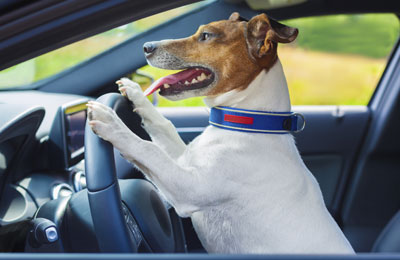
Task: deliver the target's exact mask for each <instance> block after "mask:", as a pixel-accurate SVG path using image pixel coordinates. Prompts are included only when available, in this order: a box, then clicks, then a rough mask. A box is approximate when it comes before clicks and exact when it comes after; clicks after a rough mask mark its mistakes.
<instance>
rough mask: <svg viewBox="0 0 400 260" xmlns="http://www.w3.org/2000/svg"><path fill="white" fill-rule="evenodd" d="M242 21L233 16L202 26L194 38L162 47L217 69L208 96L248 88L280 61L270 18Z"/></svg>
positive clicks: (260, 17) (186, 58)
mask: <svg viewBox="0 0 400 260" xmlns="http://www.w3.org/2000/svg"><path fill="white" fill-rule="evenodd" d="M239 18H240V16H239V14H238V13H233V14H232V15H231V17H230V19H229V20H223V21H217V22H212V23H210V24H207V25H202V26H200V27H199V29H198V30H197V32H196V33H195V34H194V35H192V36H190V37H188V38H184V39H179V40H173V41H170V42H168V43H166V44H163V46H162V48H163V49H164V50H165V51H167V52H169V53H171V54H173V55H175V56H176V57H178V58H179V59H181V60H183V61H184V62H187V63H198V64H204V66H206V67H210V68H212V69H213V70H214V72H215V73H216V77H217V79H218V82H217V84H216V85H215V86H214V87H213V88H212V89H210V91H209V92H208V93H207V96H215V95H219V94H222V93H225V92H228V91H230V90H233V89H238V90H243V89H245V88H246V87H247V86H248V85H249V84H250V82H251V81H253V79H254V78H255V77H256V76H257V75H258V74H259V73H260V71H261V70H263V69H267V70H268V69H269V68H271V67H272V66H273V65H274V63H275V62H276V60H277V52H276V51H277V43H276V42H274V41H271V40H270V39H267V37H268V35H269V34H268V31H269V30H271V29H272V27H271V25H270V23H269V21H268V18H267V16H266V15H265V14H263V15H259V16H256V17H253V18H252V19H251V20H250V21H249V22H245V21H242V20H241V19H239ZM204 32H206V33H209V35H210V36H209V38H208V39H207V40H204V39H203V40H202V34H203V33H204ZM271 35H273V34H271Z"/></svg>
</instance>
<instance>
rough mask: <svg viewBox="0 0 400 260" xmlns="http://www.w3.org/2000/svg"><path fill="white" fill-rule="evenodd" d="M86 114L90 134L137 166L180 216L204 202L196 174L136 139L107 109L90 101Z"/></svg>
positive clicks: (159, 150) (152, 145)
mask: <svg viewBox="0 0 400 260" xmlns="http://www.w3.org/2000/svg"><path fill="white" fill-rule="evenodd" d="M88 111H89V125H90V126H91V128H92V130H93V131H94V132H95V133H96V134H97V135H99V136H100V137H101V138H102V139H104V140H106V141H109V142H111V143H112V144H113V145H114V147H115V148H117V149H118V150H119V151H120V153H121V154H122V155H123V156H124V157H125V158H126V159H127V160H129V161H131V162H132V163H135V164H136V165H138V166H139V167H140V168H141V169H142V170H143V172H144V173H145V175H146V176H147V177H148V178H149V179H150V180H151V181H152V182H154V184H155V185H156V186H157V187H158V188H159V189H160V190H161V191H162V193H163V194H164V196H165V197H166V198H167V200H168V201H169V202H170V203H171V204H172V205H173V206H174V207H175V209H176V210H177V212H178V214H179V215H180V216H185V217H187V216H190V215H191V214H192V213H193V212H195V211H197V210H199V205H201V204H202V203H204V202H205V201H207V199H206V196H205V195H202V194H201V193H203V192H202V190H201V189H199V188H198V187H200V186H201V185H198V184H199V183H202V181H199V178H200V175H199V172H198V171H194V170H193V169H189V168H187V167H186V168H185V167H182V166H180V165H179V164H178V163H177V162H176V160H173V159H172V158H170V157H169V156H168V155H167V154H166V152H165V151H163V150H161V149H160V148H159V147H158V146H157V144H155V143H153V142H149V141H145V140H142V139H141V138H139V137H138V136H136V135H135V134H134V133H133V132H132V131H130V130H129V128H128V127H127V126H126V125H125V124H124V123H123V122H122V120H121V119H120V118H119V117H118V116H117V114H116V113H115V112H114V111H113V110H112V109H111V108H109V107H107V106H105V105H103V104H101V103H98V102H93V101H91V102H89V103H88ZM206 194H207V193H206Z"/></svg>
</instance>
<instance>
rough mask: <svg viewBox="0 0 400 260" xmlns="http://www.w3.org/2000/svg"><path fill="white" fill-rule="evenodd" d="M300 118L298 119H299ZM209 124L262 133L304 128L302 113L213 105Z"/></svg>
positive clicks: (280, 132)
mask: <svg viewBox="0 0 400 260" xmlns="http://www.w3.org/2000/svg"><path fill="white" fill-rule="evenodd" d="M299 118H300V120H299ZM209 122H210V124H211V125H213V126H216V127H219V128H223V129H227V130H231V131H240V132H250V133H264V134H288V133H292V132H300V131H302V130H303V129H304V125H305V121H304V117H303V115H302V114H299V113H294V112H266V111H257V110H247V109H239V108H233V107H222V106H219V107H213V108H211V113H210V121H209Z"/></svg>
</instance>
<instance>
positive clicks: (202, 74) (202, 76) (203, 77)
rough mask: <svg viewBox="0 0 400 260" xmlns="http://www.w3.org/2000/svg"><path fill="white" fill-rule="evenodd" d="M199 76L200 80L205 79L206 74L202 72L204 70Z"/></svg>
mask: <svg viewBox="0 0 400 260" xmlns="http://www.w3.org/2000/svg"><path fill="white" fill-rule="evenodd" d="M200 77H201V80H205V79H206V78H207V76H206V74H204V72H203V73H201V75H200Z"/></svg>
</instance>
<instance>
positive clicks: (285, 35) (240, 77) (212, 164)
mask: <svg viewBox="0 0 400 260" xmlns="http://www.w3.org/2000/svg"><path fill="white" fill-rule="evenodd" d="M297 34H298V30H297V29H296V28H292V27H288V26H285V25H283V24H281V23H279V22H277V21H275V20H273V19H271V18H269V17H268V16H267V15H266V14H260V15H257V16H255V17H253V18H252V19H250V20H249V21H247V20H245V19H243V18H242V17H241V16H240V15H239V14H238V13H233V14H232V15H231V16H230V17H229V19H228V20H222V21H217V22H212V23H210V24H207V25H202V26H200V27H199V29H198V30H197V32H196V33H195V34H194V35H192V36H190V37H188V38H183V39H177V40H163V41H159V42H150V43H145V44H144V52H145V56H146V59H147V61H148V63H149V64H150V65H152V66H154V67H158V68H162V69H173V70H183V71H181V72H178V73H176V74H173V75H170V76H167V77H164V78H162V79H160V80H158V81H156V82H155V83H154V84H153V85H152V86H151V87H150V88H149V89H147V90H146V92H145V94H151V93H153V92H154V91H157V90H159V91H160V92H159V93H160V94H161V95H163V96H164V97H166V98H168V99H170V100H179V99H184V98H189V97H195V96H205V103H206V104H207V105H208V106H209V107H211V108H212V109H211V113H212V114H215V113H216V115H220V114H221V111H222V113H228V114H225V115H224V117H223V118H224V119H229V120H230V121H231V125H230V126H224V125H219V124H218V123H217V122H216V121H212V120H211V119H210V121H211V125H210V126H208V127H207V128H206V129H205V130H204V132H203V133H202V134H201V135H200V136H198V137H197V138H195V139H194V140H193V142H191V143H190V144H189V145H186V144H185V143H184V142H183V141H182V140H181V138H180V137H179V135H178V133H177V131H176V129H175V128H174V126H173V124H172V123H171V122H170V121H169V120H167V119H166V118H164V117H163V116H162V115H161V114H160V113H159V112H158V111H157V110H156V109H155V108H154V107H153V105H152V104H151V103H150V102H149V100H148V99H147V98H146V97H145V95H144V93H143V92H142V90H141V88H140V86H139V85H138V84H136V83H134V82H132V81H130V80H129V79H126V78H123V79H121V80H120V81H117V84H118V85H119V86H120V88H119V90H120V92H121V93H122V94H123V95H125V96H126V97H127V98H128V99H130V100H131V101H132V102H133V103H134V104H135V112H136V113H138V114H139V115H140V116H141V117H142V124H143V127H144V128H145V130H146V131H147V132H148V133H149V135H150V136H151V139H152V142H149V141H144V140H142V139H140V138H139V137H137V136H136V135H135V134H134V133H132V132H131V131H130V130H129V129H128V128H127V127H126V126H125V125H124V123H123V122H122V121H121V120H120V119H119V118H118V116H117V115H116V114H115V112H114V111H113V110H112V109H110V108H108V107H106V106H104V105H102V104H100V103H97V102H90V103H89V104H88V110H89V114H90V117H89V124H90V126H91V128H92V130H93V131H94V132H95V133H96V134H97V135H99V136H100V137H101V138H103V139H104V140H107V141H109V142H111V143H112V144H113V145H114V147H116V148H117V149H118V150H119V151H120V152H121V154H122V155H123V156H124V157H125V158H126V159H127V160H129V161H131V162H132V163H134V164H135V165H136V166H137V167H139V168H140V169H141V170H142V171H143V173H144V174H145V175H146V176H147V178H148V179H150V180H151V181H152V182H153V183H154V184H155V185H156V186H157V187H158V189H159V190H160V191H161V192H162V194H163V195H164V196H165V198H166V199H167V201H168V202H169V203H170V204H171V205H172V206H173V207H174V208H175V209H176V211H177V213H178V215H180V216H181V217H191V219H192V222H193V225H194V228H195V230H196V232H197V234H198V236H199V238H200V240H201V242H202V244H203V246H204V248H205V249H206V250H207V252H209V253H268V254H280V253H284V254H286V253H301V254H303V253H310V254H320V253H321V254H325V253H334V254H353V253H354V251H353V249H352V247H351V245H350V244H349V242H348V241H347V239H346V238H345V236H344V235H343V233H342V231H341V230H340V228H339V226H338V225H337V224H336V222H335V221H334V219H333V218H332V217H331V215H330V214H329V212H328V210H327V209H326V207H325V204H324V201H323V197H322V194H321V191H320V188H319V185H318V183H317V182H316V180H315V178H314V177H313V175H312V174H311V173H310V171H309V170H308V169H307V168H306V166H305V165H304V163H303V161H302V159H301V157H300V155H299V152H298V150H297V148H296V145H295V141H294V138H293V136H292V135H291V134H290V133H291V132H292V131H291V129H292V128H291V127H290V126H289V128H285V129H286V131H285V129H284V130H271V131H272V132H268V131H267V132H265V133H264V132H254V131H253V130H254V129H246V128H241V127H238V129H234V128H229V127H232V124H235V122H236V121H238V122H239V123H240V124H241V125H246V124H248V125H249V124H250V123H249V122H250V121H252V120H258V119H257V118H256V119H252V116H253V115H252V113H253V114H255V115H254V116H258V114H257V113H259V114H261V116H264V114H267V116H268V115H269V114H270V116H272V117H274V116H275V114H274V113H277V114H278V115H280V116H286V115H287V114H289V115H292V114H290V111H291V105H290V98H289V92H288V87H287V83H286V79H285V76H284V73H283V69H282V65H281V63H280V61H279V59H278V56H277V45H278V43H289V42H292V41H294V40H295V39H296V37H297ZM213 109H214V110H213ZM213 111H214V112H213ZM232 111H233V114H232V113H231V114H229V113H230V112H232ZM252 111H253V112H252ZM257 111H258V112H257ZM263 111H273V112H271V113H269V114H268V112H265V113H263ZM235 112H238V113H239V115H238V114H235ZM240 113H242V114H243V113H244V115H249V116H242V114H240ZM285 113H286V114H285ZM227 115H228V116H227ZM229 120H227V121H229ZM235 120H236V121H235ZM249 120H250V121H249ZM274 120H275V119H274ZM236 123H237V122H236ZM236 130H238V131H236ZM256 131H257V130H256ZM261 131H262V130H261ZM273 131H277V132H273ZM279 131H283V132H279Z"/></svg>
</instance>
